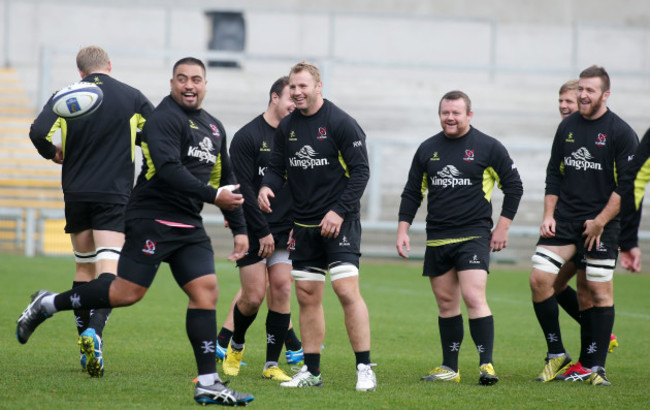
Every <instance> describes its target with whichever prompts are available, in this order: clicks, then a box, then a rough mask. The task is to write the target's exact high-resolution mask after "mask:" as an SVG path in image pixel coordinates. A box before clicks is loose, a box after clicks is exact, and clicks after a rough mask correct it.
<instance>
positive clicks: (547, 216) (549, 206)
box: [539, 194, 559, 238]
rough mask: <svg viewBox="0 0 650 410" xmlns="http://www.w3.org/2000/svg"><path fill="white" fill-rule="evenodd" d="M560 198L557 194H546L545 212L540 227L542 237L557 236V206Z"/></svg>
mask: <svg viewBox="0 0 650 410" xmlns="http://www.w3.org/2000/svg"><path fill="white" fill-rule="evenodd" d="M558 199H559V197H558V196H557V195H551V194H547V195H545V196H544V213H543V215H542V225H541V226H540V228H539V235H540V236H541V237H542V238H552V237H554V236H555V207H556V206H557V201H558Z"/></svg>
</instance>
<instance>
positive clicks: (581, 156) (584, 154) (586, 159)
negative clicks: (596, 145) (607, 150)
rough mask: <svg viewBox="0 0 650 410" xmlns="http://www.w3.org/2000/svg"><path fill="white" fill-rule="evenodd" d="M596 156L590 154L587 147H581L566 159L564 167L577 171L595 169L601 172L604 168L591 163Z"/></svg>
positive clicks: (596, 163)
mask: <svg viewBox="0 0 650 410" xmlns="http://www.w3.org/2000/svg"><path fill="white" fill-rule="evenodd" d="M593 158H594V156H593V155H591V153H589V150H588V149H587V148H585V147H580V148H579V149H578V150H577V151H575V152H573V153H571V156H570V157H564V166H565V167H573V168H575V169H576V170H578V171H580V170H582V171H586V170H588V169H595V170H596V171H601V170H602V169H603V168H602V166H601V165H600V164H599V163H598V162H593V161H590V159H593Z"/></svg>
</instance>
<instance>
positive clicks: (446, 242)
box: [427, 236, 480, 246]
mask: <svg viewBox="0 0 650 410" xmlns="http://www.w3.org/2000/svg"><path fill="white" fill-rule="evenodd" d="M477 238H480V236H467V237H465V238H451V239H431V240H428V241H427V246H443V245H451V244H452V243H461V242H467V241H471V240H472V239H477Z"/></svg>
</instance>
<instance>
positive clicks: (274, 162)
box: [257, 121, 286, 213]
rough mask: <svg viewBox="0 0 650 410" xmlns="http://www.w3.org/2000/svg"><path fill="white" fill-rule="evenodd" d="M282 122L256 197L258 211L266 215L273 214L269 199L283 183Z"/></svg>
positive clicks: (283, 151) (276, 133)
mask: <svg viewBox="0 0 650 410" xmlns="http://www.w3.org/2000/svg"><path fill="white" fill-rule="evenodd" d="M283 122H284V121H283ZM283 122H280V126H279V127H278V128H277V130H276V131H275V135H274V137H273V150H272V151H271V159H270V160H269V164H268V165H267V167H266V173H265V174H264V177H263V178H262V186H261V187H260V190H259V193H258V195H257V202H258V205H259V207H260V209H261V210H262V211H264V212H267V213H270V212H273V210H272V209H271V201H270V198H275V192H276V191H279V190H280V188H282V186H283V185H284V182H285V177H284V176H285V172H286V165H285V158H284V156H285V148H284V141H285V134H284V131H283V129H282V128H283V127H282V125H283Z"/></svg>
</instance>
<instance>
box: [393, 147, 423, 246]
mask: <svg viewBox="0 0 650 410" xmlns="http://www.w3.org/2000/svg"><path fill="white" fill-rule="evenodd" d="M421 149H422V146H420V148H418V151H417V152H416V153H415V155H414V156H413V161H412V162H411V168H410V169H409V174H408V179H407V180H406V185H405V186H404V190H403V191H402V199H401V201H400V206H399V214H398V223H397V242H396V247H397V254H398V255H399V256H401V257H402V258H408V252H410V251H411V245H410V239H409V236H408V230H409V228H410V227H411V224H412V223H413V219H414V218H415V214H416V213H417V211H418V208H419V207H420V204H421V203H422V200H423V199H424V194H425V192H426V190H427V188H428V186H429V183H428V177H427V172H426V169H425V168H424V166H423V164H422V161H421V160H420V159H419V158H420V156H421V154H420V151H421Z"/></svg>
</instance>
